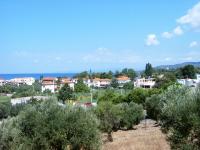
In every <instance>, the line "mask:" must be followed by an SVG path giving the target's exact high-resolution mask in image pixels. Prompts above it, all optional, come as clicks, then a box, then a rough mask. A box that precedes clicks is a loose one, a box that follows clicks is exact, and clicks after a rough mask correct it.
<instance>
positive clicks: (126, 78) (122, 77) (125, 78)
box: [117, 76, 130, 80]
mask: <svg viewBox="0 0 200 150" xmlns="http://www.w3.org/2000/svg"><path fill="white" fill-rule="evenodd" d="M117 80H130V78H129V77H127V76H120V77H118V78H117Z"/></svg>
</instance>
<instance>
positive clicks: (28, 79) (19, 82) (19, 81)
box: [9, 77, 35, 86]
mask: <svg viewBox="0 0 200 150" xmlns="http://www.w3.org/2000/svg"><path fill="white" fill-rule="evenodd" d="M9 82H11V83H13V84H16V85H18V86H19V85H23V84H26V85H33V83H34V82H35V78H33V77H24V78H14V79H10V80H9Z"/></svg>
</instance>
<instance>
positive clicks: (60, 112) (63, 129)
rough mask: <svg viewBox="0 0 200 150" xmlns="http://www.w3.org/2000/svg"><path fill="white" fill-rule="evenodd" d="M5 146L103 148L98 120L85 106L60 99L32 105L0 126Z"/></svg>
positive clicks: (0, 137) (9, 147) (2, 141)
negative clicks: (71, 105)
mask: <svg viewBox="0 0 200 150" xmlns="http://www.w3.org/2000/svg"><path fill="white" fill-rule="evenodd" d="M0 147H1V148H2V149H59V150H60V149H61V150H62V149H67V147H68V148H70V149H99V148H100V134H99V130H98V121H97V119H96V117H95V116H94V115H93V114H91V113H90V112H88V111H86V110H83V109H81V108H64V107H62V106H59V105H58V104H57V102H56V101H52V100H48V101H45V102H43V103H41V104H36V105H29V106H27V107H26V109H25V110H24V111H22V112H21V113H20V114H19V115H18V116H17V117H16V118H11V119H8V120H7V121H6V122H5V123H2V125H1V127H0Z"/></svg>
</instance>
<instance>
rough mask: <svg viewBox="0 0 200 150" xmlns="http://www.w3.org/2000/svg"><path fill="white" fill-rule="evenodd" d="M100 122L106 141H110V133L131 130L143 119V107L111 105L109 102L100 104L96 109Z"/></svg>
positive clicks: (121, 104) (126, 104)
mask: <svg viewBox="0 0 200 150" xmlns="http://www.w3.org/2000/svg"><path fill="white" fill-rule="evenodd" d="M96 114H97V117H98V118H99V120H100V129H101V130H102V131H103V132H106V133H108V140H109V141H112V135H111V133H112V131H113V130H114V131H117V130H119V129H131V128H132V127H133V125H135V124H138V123H139V122H140V120H141V119H142V118H143V107H142V106H141V105H138V104H135V103H133V102H131V103H130V104H128V103H120V104H113V103H112V102H111V101H104V102H100V103H99V104H98V106H97V109H96Z"/></svg>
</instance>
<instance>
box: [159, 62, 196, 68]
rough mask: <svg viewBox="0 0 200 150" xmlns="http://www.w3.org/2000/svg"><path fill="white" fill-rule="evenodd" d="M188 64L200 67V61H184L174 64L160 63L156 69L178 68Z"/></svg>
mask: <svg viewBox="0 0 200 150" xmlns="http://www.w3.org/2000/svg"><path fill="white" fill-rule="evenodd" d="M186 65H193V66H195V67H200V62H184V63H180V64H174V65H160V66H157V67H155V69H177V68H181V67H184V66H186Z"/></svg>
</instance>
